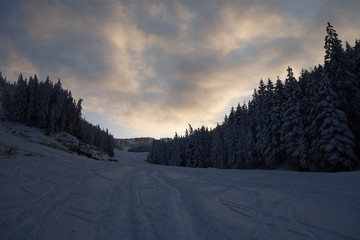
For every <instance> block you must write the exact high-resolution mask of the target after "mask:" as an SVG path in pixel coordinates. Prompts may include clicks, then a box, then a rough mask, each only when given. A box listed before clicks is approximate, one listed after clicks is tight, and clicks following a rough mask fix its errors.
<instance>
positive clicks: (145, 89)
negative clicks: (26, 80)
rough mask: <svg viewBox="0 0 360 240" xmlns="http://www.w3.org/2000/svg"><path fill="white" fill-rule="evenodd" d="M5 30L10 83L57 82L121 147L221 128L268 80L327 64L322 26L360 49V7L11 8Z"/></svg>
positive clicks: (3, 59) (2, 57) (123, 4)
mask: <svg viewBox="0 0 360 240" xmlns="http://www.w3.org/2000/svg"><path fill="white" fill-rule="evenodd" d="M5 8H6V9H7V11H6V14H3V15H2V16H1V19H0V20H1V23H0V30H1V33H2V34H1V36H0V43H1V45H0V71H2V72H3V74H4V75H7V76H8V79H9V80H16V78H17V75H18V74H19V73H20V72H22V73H23V74H24V75H25V76H29V75H33V74H35V73H37V74H38V75H39V76H40V78H41V79H44V78H45V77H46V75H50V77H52V78H53V79H56V78H58V77H60V78H61V79H62V82H63V86H64V88H68V89H71V90H72V92H73V95H74V96H75V97H76V98H80V97H81V98H84V99H85V101H84V104H83V107H84V116H85V117H86V118H87V119H88V120H89V121H91V122H94V123H95V124H97V123H100V124H101V125H104V127H108V128H109V129H110V131H111V132H113V133H114V134H115V136H116V137H131V136H153V137H167V136H173V134H174V132H175V131H178V132H179V133H183V131H184V129H185V128H186V126H187V124H188V123H190V124H192V125H193V126H195V127H197V126H200V125H207V126H210V127H211V126H215V124H216V122H221V121H222V120H223V117H224V114H225V113H227V112H228V111H229V108H230V106H232V105H235V104H237V102H240V103H242V102H243V101H248V100H249V99H250V98H251V94H252V90H253V88H255V87H257V85H258V82H259V80H260V79H261V78H263V79H264V80H267V78H268V77H270V78H271V79H272V80H273V81H275V80H276V78H277V76H280V78H281V79H284V78H285V72H286V68H287V66H288V65H290V66H292V67H293V69H294V70H295V73H299V72H300V71H301V69H302V68H310V67H313V66H314V65H316V64H318V63H321V62H322V60H323V49H322V46H323V38H324V34H325V26H326V22H327V21H330V22H332V23H333V24H334V26H335V28H336V29H337V30H338V33H339V35H340V38H341V39H345V40H349V41H350V42H353V41H354V40H355V38H356V37H359V32H360V28H359V26H358V24H357V23H358V22H360V17H359V16H358V14H357V11H356V9H358V10H359V9H360V2H359V1H350V0H348V1H342V2H340V1H338V2H337V1H327V0H321V1H317V2H316V3H314V2H313V1H301V2H299V1H287V2H286V3H284V2H283V1H278V0H270V1H261V0H258V1H249V0H242V1H235V0H233V1H232V0H227V1H222V2H217V1H205V0H204V1H202V0H199V1H190V0H189V1H187V0H182V1H175V0H174V1H151V0H137V1H126V0H124V1H115V0H113V1H100V0H91V1H76V2H73V1H58V2H50V1H45V0H35V1H24V2H22V1H11V2H9V3H7V4H6V5H5Z"/></svg>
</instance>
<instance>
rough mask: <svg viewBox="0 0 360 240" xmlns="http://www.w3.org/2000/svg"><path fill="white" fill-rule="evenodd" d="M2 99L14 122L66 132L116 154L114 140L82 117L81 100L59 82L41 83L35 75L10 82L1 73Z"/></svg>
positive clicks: (47, 79)
mask: <svg viewBox="0 0 360 240" xmlns="http://www.w3.org/2000/svg"><path fill="white" fill-rule="evenodd" d="M0 100H1V103H2V106H3V108H4V109H5V110H7V111H8V113H9V115H8V117H9V118H10V120H12V121H17V122H22V123H25V124H27V125H29V126H35V127H39V128H43V129H45V130H46V133H47V134H49V133H50V132H58V131H65V132H67V133H69V134H71V135H73V136H75V137H77V138H78V139H79V140H81V141H83V142H84V143H88V144H91V145H94V146H96V147H99V148H100V149H102V150H103V151H105V152H106V153H108V154H109V155H113V154H114V138H113V136H112V135H111V134H110V133H109V132H108V130H103V129H101V128H100V126H99V125H97V126H95V125H92V124H91V123H89V122H87V121H86V120H85V119H84V118H82V113H81V112H82V106H81V104H82V101H83V99H81V98H80V99H79V100H78V101H76V100H75V99H74V98H73V97H72V94H71V91H69V90H64V89H63V88H62V84H61V81H60V79H59V80H58V81H57V83H55V84H54V83H53V82H52V81H50V79H49V77H47V78H46V80H45V81H41V82H39V80H38V78H37V76H36V75H34V77H30V78H29V80H28V79H24V77H23V75H22V74H20V75H19V77H18V80H17V82H13V83H10V82H8V81H7V80H6V78H4V77H3V76H2V73H1V72H0Z"/></svg>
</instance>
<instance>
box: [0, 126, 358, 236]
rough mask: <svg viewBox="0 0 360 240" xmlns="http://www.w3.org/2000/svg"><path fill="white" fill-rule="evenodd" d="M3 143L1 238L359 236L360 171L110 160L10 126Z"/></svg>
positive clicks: (0, 135) (129, 157) (122, 156)
mask: <svg viewBox="0 0 360 240" xmlns="http://www.w3.org/2000/svg"><path fill="white" fill-rule="evenodd" d="M0 143H1V144H0V145H1V147H2V149H3V154H2V156H0V193H1V194H0V239H53V240H55V239H77V240H78V239H172V240H173V239H204V240H205V239H206V240H208V239H360V227H359V223H360V188H359V183H360V172H346V173H299V172H290V171H261V170H246V171H245V170H220V169H192V168H181V167H169V166H161V165H152V164H149V163H146V162H144V160H145V159H146V154H145V153H141V154H139V153H126V152H119V151H118V152H116V158H117V160H118V161H119V162H103V161H95V160H90V159H87V158H84V157H81V156H77V155H75V154H71V153H68V152H63V151H61V150H56V149H53V148H50V147H47V146H43V145H39V144H36V143H30V142H27V141H26V140H24V139H22V138H20V137H16V136H12V135H10V134H7V133H5V132H4V131H3V129H0ZM9 146H17V149H16V152H17V154H16V155H8V154H5V153H4V149H6V148H8V147H9Z"/></svg>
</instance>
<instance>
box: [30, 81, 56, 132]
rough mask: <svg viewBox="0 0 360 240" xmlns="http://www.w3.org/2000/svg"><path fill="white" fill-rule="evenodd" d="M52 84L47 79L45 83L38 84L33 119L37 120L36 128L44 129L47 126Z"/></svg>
mask: <svg viewBox="0 0 360 240" xmlns="http://www.w3.org/2000/svg"><path fill="white" fill-rule="evenodd" d="M52 89H53V84H52V82H51V81H50V79H49V77H47V78H46V81H45V82H41V83H39V87H38V94H37V99H36V101H35V109H34V110H35V118H36V119H37V126H38V127H40V128H46V127H47V126H48V116H49V110H50V109H49V104H50V98H51V91H52Z"/></svg>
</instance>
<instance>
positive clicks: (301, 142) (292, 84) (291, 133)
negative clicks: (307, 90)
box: [281, 67, 307, 170]
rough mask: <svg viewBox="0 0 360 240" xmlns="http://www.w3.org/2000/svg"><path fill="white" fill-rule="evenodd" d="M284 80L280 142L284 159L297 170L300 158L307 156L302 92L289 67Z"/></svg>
mask: <svg viewBox="0 0 360 240" xmlns="http://www.w3.org/2000/svg"><path fill="white" fill-rule="evenodd" d="M287 71H288V75H287V79H286V81H285V88H284V96H285V99H286V100H285V102H284V103H283V106H282V107H283V109H284V113H283V119H284V122H283V125H282V128H281V143H282V145H283V147H284V150H285V154H286V156H285V158H286V161H287V162H288V163H289V164H290V167H291V168H294V169H296V170H299V168H300V165H299V163H300V161H301V158H303V157H306V156H307V148H306V146H307V145H306V138H305V136H304V129H305V126H304V109H303V106H302V97H303V96H302V92H301V89H300V85H299V83H298V82H297V81H296V79H295V77H294V74H293V71H292V69H291V68H290V67H288V69H287Z"/></svg>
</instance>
